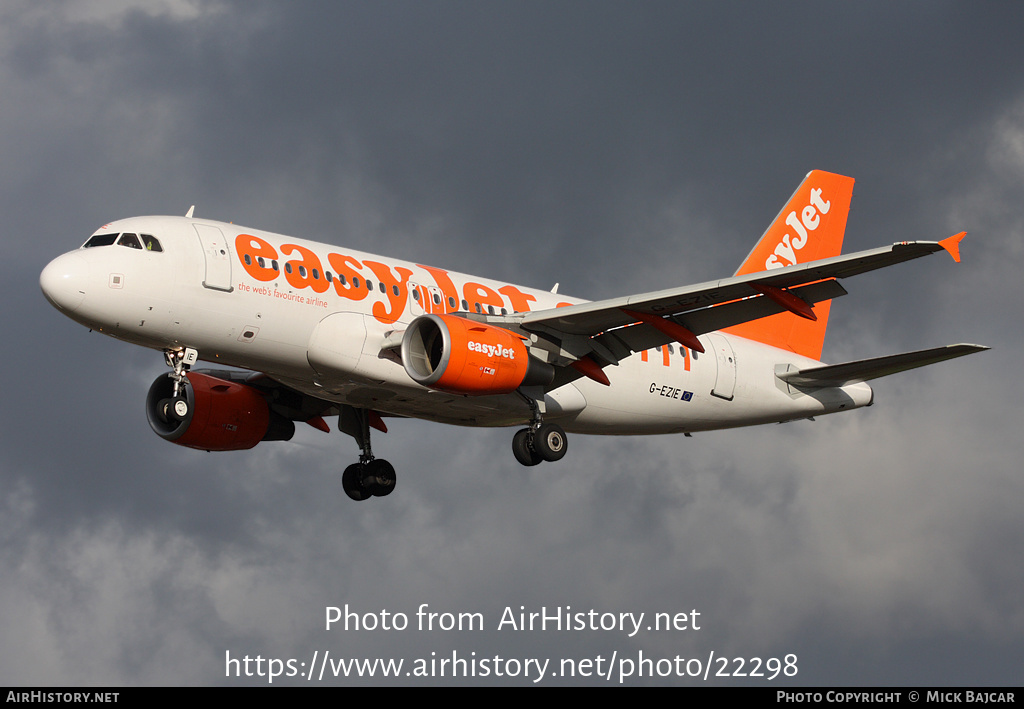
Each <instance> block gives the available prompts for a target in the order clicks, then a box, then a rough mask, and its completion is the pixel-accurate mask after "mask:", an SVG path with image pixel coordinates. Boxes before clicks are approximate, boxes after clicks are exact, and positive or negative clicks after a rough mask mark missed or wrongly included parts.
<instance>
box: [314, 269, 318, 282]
mask: <svg viewBox="0 0 1024 709" xmlns="http://www.w3.org/2000/svg"><path fill="white" fill-rule="evenodd" d="M313 280H314V281H319V280H320V271H318V270H316V269H315V268H314V269H313Z"/></svg>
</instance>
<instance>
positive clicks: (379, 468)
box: [363, 458, 396, 497]
mask: <svg viewBox="0 0 1024 709" xmlns="http://www.w3.org/2000/svg"><path fill="white" fill-rule="evenodd" d="M395 480H396V476H395V466H393V465H391V463H389V462H387V461H386V460H383V459H381V458H376V459H374V460H371V461H370V462H369V463H367V464H366V465H365V466H363V487H364V488H365V489H366V490H368V491H369V492H370V494H371V495H373V496H374V497H384V496H385V495H390V494H391V493H392V492H393V491H394V489H395Z"/></svg>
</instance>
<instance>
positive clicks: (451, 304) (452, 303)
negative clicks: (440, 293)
mask: <svg viewBox="0 0 1024 709" xmlns="http://www.w3.org/2000/svg"><path fill="white" fill-rule="evenodd" d="M434 302H435V303H439V302H440V301H439V300H437V293H435V294H434ZM448 307H449V308H451V309H452V310H455V298H453V297H452V296H448Z"/></svg>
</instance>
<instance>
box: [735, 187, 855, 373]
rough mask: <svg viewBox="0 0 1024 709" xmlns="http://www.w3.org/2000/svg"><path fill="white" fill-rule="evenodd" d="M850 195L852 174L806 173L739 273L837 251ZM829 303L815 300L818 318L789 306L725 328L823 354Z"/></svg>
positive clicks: (801, 351)
mask: <svg viewBox="0 0 1024 709" xmlns="http://www.w3.org/2000/svg"><path fill="white" fill-rule="evenodd" d="M851 197H853V178H852V177H844V176H842V175H835V174H833V173H831V172H822V171H821V170H814V171H812V172H810V173H808V175H807V177H805V178H804V181H803V182H802V183H801V184H800V186H799V187H798V188H797V190H796V192H794V193H793V196H792V197H790V198H789V201H788V202H787V203H786V206H785V207H783V208H782V211H781V212H779V215H778V216H777V217H775V221H773V222H772V224H771V226H770V227H768V230H767V231H766V232H765V233H764V235H763V236H762V237H761V239H760V240H759V241H758V242H757V245H756V246H754V248H753V250H752V251H751V252H750V254H749V255H748V256H747V258H746V260H744V262H743V265H742V266H740V267H739V270H737V271H736V274H735V275H737V276H743V275H746V274H750V273H758V272H760V271H767V270H771V269H773V268H783V267H785V266H792V265H794V264H802V263H807V262H809V261H817V260H819V259H823V258H830V257H832V256H838V255H839V254H840V253H842V250H843V235H844V234H845V232H846V217H847V216H848V215H849V213H850V199H851ZM831 304H832V301H829V300H826V301H823V302H821V303H818V304H817V305H815V306H814V314H815V315H816V316H817V320H809V319H806V318H802V317H799V316H798V315H795V314H793V313H789V312H786V313H779V314H778V315H772V316H770V317H767V318H761V319H760V320H753V321H751V322H746V323H742V324H740V325H734V326H733V327H730V328H727V329H726V330H725V331H726V332H728V333H730V334H733V335H739V336H740V337H745V338H747V339H749V340H756V341H757V342H763V343H765V344H767V345H771V346H773V347H778V348H780V349H786V350H790V351H792V352H796V353H797V354H801V355H804V356H806V357H812V358H814V359H818V360H820V359H821V350H822V347H823V346H824V344H825V329H826V328H827V327H828V312H829V307H830V306H831Z"/></svg>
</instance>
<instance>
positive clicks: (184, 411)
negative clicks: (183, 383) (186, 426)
mask: <svg viewBox="0 0 1024 709" xmlns="http://www.w3.org/2000/svg"><path fill="white" fill-rule="evenodd" d="M171 408H172V411H173V413H172V414H171V415H172V416H174V417H175V418H176V419H178V420H179V421H184V420H185V419H186V418H187V417H188V400H187V399H185V398H184V397H180V396H179V397H178V398H176V399H171Z"/></svg>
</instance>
